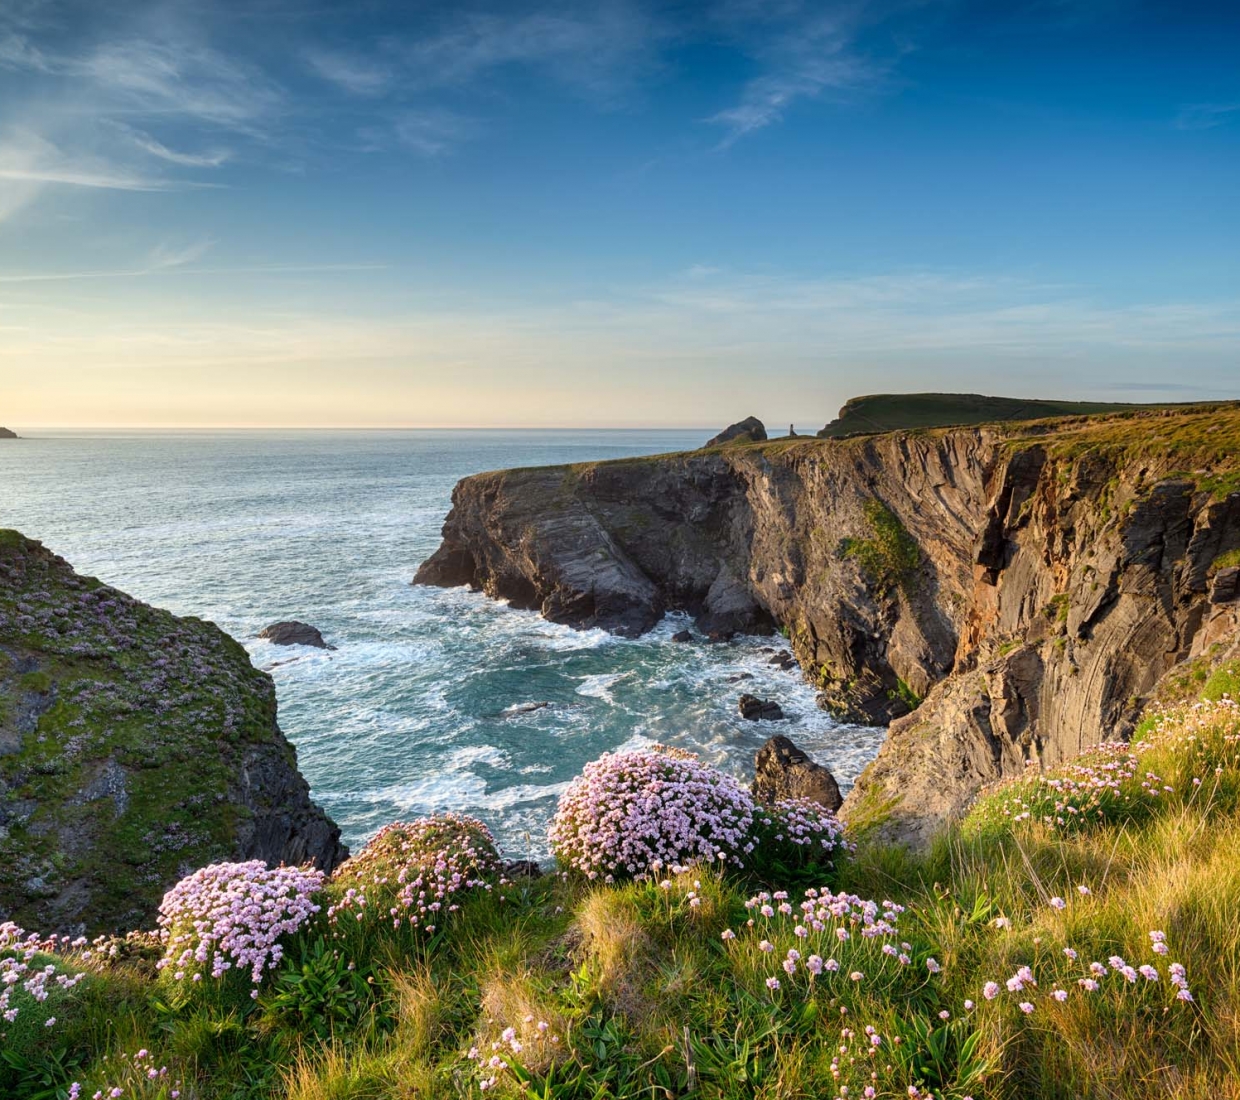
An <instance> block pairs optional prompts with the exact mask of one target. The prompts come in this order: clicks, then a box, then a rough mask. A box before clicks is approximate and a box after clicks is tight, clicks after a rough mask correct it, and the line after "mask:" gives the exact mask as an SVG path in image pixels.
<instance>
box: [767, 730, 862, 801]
mask: <svg viewBox="0 0 1240 1100" xmlns="http://www.w3.org/2000/svg"><path fill="white" fill-rule="evenodd" d="M751 789H752V790H753V795H754V797H755V798H756V799H758V801H759V802H765V803H766V804H767V805H771V804H773V803H774V802H776V801H777V800H778V799H781V798H804V799H807V800H808V801H810V802H817V803H818V804H819V805H820V806H826V808H827V809H828V810H830V811H831V812H832V813H834V812H835V811H836V810H838V809H839V808H840V806H841V805H842V804H843V802H844V799H843V797H842V796H841V794H840V785H839V784H838V783H837V782H836V781H835V776H833V775H832V774H831V770H830V768H826V767H824V766H823V765H822V764H818V763H815V762H814V761H813V760H811V759H810V758H809V757H808V756H806V755H805V753H804V752H803V751H802V750H801V749H799V748H797V746H796V745H794V744H793V743H792V742H791V741H789V740H788V738H786V737H772V738H771V739H770V740H769V741H767V743H766V744H765V745H763V746H762V748H760V749H759V750H758V752H757V755H756V756H755V757H754V777H753V787H752V788H751Z"/></svg>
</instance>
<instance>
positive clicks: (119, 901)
mask: <svg viewBox="0 0 1240 1100" xmlns="http://www.w3.org/2000/svg"><path fill="white" fill-rule="evenodd" d="M346 855H347V852H346V850H345V849H344V848H343V847H342V846H341V844H340V830H339V829H338V828H337V827H336V826H335V825H334V824H333V823H332V822H331V820H330V819H329V818H328V817H327V816H326V815H325V814H324V813H323V811H322V810H320V809H319V808H318V807H317V806H316V805H315V804H314V803H313V802H312V801H311V800H310V794H309V788H308V786H307V784H306V781H305V780H304V779H303V778H302V776H301V774H300V773H299V772H298V770H297V760H296V753H295V751H294V749H293V746H292V745H290V744H289V742H288V741H287V740H286V739H285V737H284V735H283V734H282V733H281V732H280V729H279V727H278V725H277V724H276V700H275V691H274V687H273V685H272V682H271V678H270V677H269V676H268V675H266V674H265V673H263V672H259V671H258V670H257V669H255V668H254V667H253V666H252V665H251V663H250V660H249V657H248V655H247V654H246V652H245V650H244V649H243V648H242V647H241V646H240V645H239V644H238V643H237V642H235V641H234V640H233V639H232V638H230V637H229V636H228V635H227V634H225V633H224V632H223V631H222V630H220V629H219V628H218V627H216V626H215V625H214V624H212V623H209V622H204V621H202V620H199V619H193V618H178V617H176V616H174V615H172V614H170V613H169V612H167V611H161V610H159V609H157V608H153V607H149V606H147V605H146V604H143V603H141V602H140V601H138V600H135V599H133V598H132V597H130V596H127V595H125V594H124V593H123V592H119V591H117V590H116V589H114V588H110V587H108V586H107V585H105V584H102V583H100V582H99V581H97V580H95V579H94V578H91V577H82V576H79V575H77V574H76V573H75V572H74V571H73V570H72V568H70V566H69V565H68V564H67V563H66V562H65V561H64V560H63V559H61V558H59V557H57V556H56V555H55V554H53V553H51V552H50V551H48V550H47V549H45V548H44V547H43V546H42V545H41V544H39V543H37V542H34V541H32V540H30V539H26V538H24V537H23V536H21V535H20V534H18V533H17V532H15V531H3V532H0V920H5V919H11V920H16V921H18V922H20V923H24V924H26V925H27V926H29V927H38V928H40V929H43V930H44V931H54V930H61V931H67V932H75V933H76V932H88V933H91V932H104V931H112V930H118V929H127V928H133V927H137V926H142V925H149V924H150V923H151V922H152V921H153V919H154V914H155V911H156V908H157V906H158V903H159V899H160V897H161V896H162V895H163V893H164V891H165V890H166V889H167V888H168V887H170V886H171V885H172V884H173V883H175V882H176V881H177V880H178V879H180V878H181V877H182V876H183V875H185V874H186V873H187V872H189V871H192V870H194V869H196V868H198V867H201V866H204V865H205V864H208V863H212V862H219V861H228V860H246V859H255V858H258V859H263V860H266V861H267V862H269V863H279V862H281V861H284V862H287V863H302V862H304V861H312V862H314V863H316V864H317V865H318V866H319V867H320V868H322V869H323V870H331V868H332V867H334V866H335V865H336V864H337V863H338V862H340V860H342V859H343V858H345V856H346Z"/></svg>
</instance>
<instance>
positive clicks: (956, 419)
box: [818, 393, 1168, 438]
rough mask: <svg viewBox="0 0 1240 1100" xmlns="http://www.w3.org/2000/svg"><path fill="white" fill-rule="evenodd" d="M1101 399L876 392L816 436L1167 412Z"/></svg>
mask: <svg viewBox="0 0 1240 1100" xmlns="http://www.w3.org/2000/svg"><path fill="white" fill-rule="evenodd" d="M1167 407H1168V406H1166V405H1133V404H1119V403H1112V402H1102V401H1046V400H1040V399H1035V398H1022V397H984V396H982V395H981V394H976V393H878V394H870V395H869V396H866V397H854V398H852V399H850V400H849V401H847V402H846V403H845V404H844V407H843V408H842V409H840V414H839V416H838V417H837V418H836V419H835V420H833V421H831V423H830V424H828V425H827V426H826V427H825V428H823V429H822V431H820V432H819V433H818V434H819V436H821V437H824V438H839V437H841V436H846V435H855V434H870V433H874V432H890V431H907V430H910V429H919V428H949V427H960V426H965V425H970V424H995V423H1000V422H1002V421H1007V420H1040V419H1044V418H1046V417H1052V416H1085V415H1099V414H1106V413H1117V412H1129V411H1133V410H1138V409H1158V408H1167Z"/></svg>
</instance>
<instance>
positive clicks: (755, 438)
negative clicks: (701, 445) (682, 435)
mask: <svg viewBox="0 0 1240 1100" xmlns="http://www.w3.org/2000/svg"><path fill="white" fill-rule="evenodd" d="M765 439H766V425H764V424H763V423H762V421H761V420H759V419H758V418H757V417H756V416H747V417H745V419H744V420H738V421H737V422H736V423H735V424H729V425H728V426H727V427H726V428H724V429H723V431H721V432H720V433H719V434H718V435H717V436H714V437H713V438H712V439H710V440H708V441H707V443H706V446H707V447H718V446H720V445H721V444H723V443H761V442H763V441H764V440H765Z"/></svg>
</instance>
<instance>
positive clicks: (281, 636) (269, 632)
mask: <svg viewBox="0 0 1240 1100" xmlns="http://www.w3.org/2000/svg"><path fill="white" fill-rule="evenodd" d="M258 636H259V637H260V638H262V639H264V640H265V641H268V642H271V644H272V645H308V646H314V647H315V648H316V649H335V648H336V647H335V646H334V645H328V644H327V642H325V641H324V640H323V635H322V634H320V633H319V629H318V627H314V626H311V625H310V624H309V623H302V622H298V621H297V620H296V619H288V620H285V621H284V622H279V623H272V624H271V625H270V626H265V627H263V629H262V630H260V631H259V632H258Z"/></svg>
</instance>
